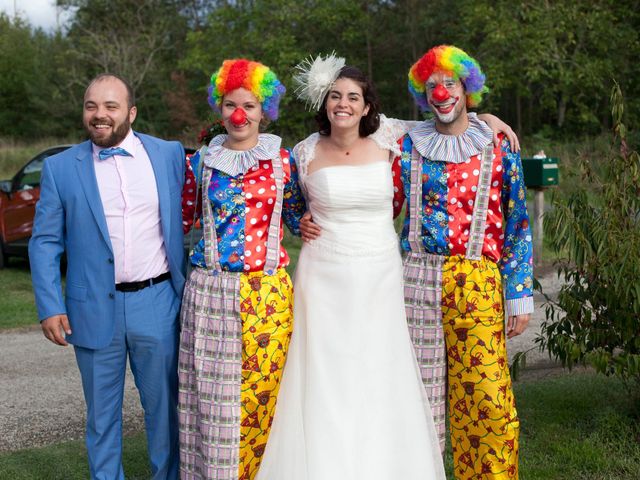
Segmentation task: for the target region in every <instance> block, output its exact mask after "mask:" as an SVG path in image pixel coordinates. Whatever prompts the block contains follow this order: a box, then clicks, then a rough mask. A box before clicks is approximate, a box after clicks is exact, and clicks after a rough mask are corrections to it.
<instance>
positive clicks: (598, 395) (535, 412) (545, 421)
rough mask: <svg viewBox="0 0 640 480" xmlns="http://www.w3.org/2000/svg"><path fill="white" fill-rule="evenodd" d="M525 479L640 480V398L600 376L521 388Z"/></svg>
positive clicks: (527, 384)
mask: <svg viewBox="0 0 640 480" xmlns="http://www.w3.org/2000/svg"><path fill="white" fill-rule="evenodd" d="M515 395H516V402H517V405H518V414H519V416H520V418H521V422H522V423H521V435H522V441H521V471H522V475H521V480H536V479H540V480H542V479H545V480H546V479H553V480H564V479H567V480H569V479H571V480H578V479H579V480H609V479H610V480H627V479H628V480H637V479H638V478H640V426H639V417H640V398H638V396H637V392H636V393H635V394H632V393H630V392H628V391H627V390H625V388H624V387H623V386H622V384H621V383H620V381H618V380H615V379H612V378H605V377H603V376H600V375H596V374H594V373H576V374H573V375H563V376H561V377H558V378H554V379H551V380H543V381H538V382H524V383H518V384H516V386H515Z"/></svg>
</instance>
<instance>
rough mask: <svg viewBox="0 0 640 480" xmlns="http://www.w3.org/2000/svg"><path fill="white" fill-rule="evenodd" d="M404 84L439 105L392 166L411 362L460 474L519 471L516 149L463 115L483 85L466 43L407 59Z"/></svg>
mask: <svg viewBox="0 0 640 480" xmlns="http://www.w3.org/2000/svg"><path fill="white" fill-rule="evenodd" d="M409 90H410V92H411V93H412V95H413V96H414V99H415V101H416V103H417V105H418V106H419V107H420V109H421V110H422V111H426V110H431V111H432V112H433V114H434V120H427V121H424V122H422V123H420V124H419V125H418V126H416V127H414V128H413V129H412V130H411V131H410V132H409V133H408V134H407V135H405V136H404V137H403V138H402V139H401V140H400V142H399V143H400V147H401V152H402V153H401V155H399V156H398V157H397V158H396V159H395V161H394V166H393V169H394V183H395V191H396V196H395V198H394V207H395V213H396V215H397V214H399V213H400V210H401V208H402V205H403V203H404V202H405V200H406V202H407V208H406V217H405V221H404V226H403V230H402V234H401V244H402V250H403V252H404V280H405V303H406V309H407V321H408V323H409V330H410V333H411V336H412V340H413V342H414V347H415V349H416V356H417V359H418V364H419V366H420V368H421V373H422V377H423V381H424V383H425V387H426V389H427V393H428V395H429V399H430V402H431V408H432V410H433V412H434V416H435V420H436V423H437V425H436V426H437V427H438V428H439V431H440V434H441V441H442V444H444V441H443V440H444V415H445V408H446V406H447V404H448V416H449V425H450V438H451V444H452V449H453V461H454V472H455V476H456V478H457V479H459V480H463V479H492V480H493V479H516V478H518V432H519V420H518V416H517V412H516V409H515V402H514V398H513V391H512V386H511V379H510V376H509V369H508V363H507V352H506V338H507V336H509V337H511V336H514V335H517V334H519V333H521V332H522V331H523V330H524V329H525V328H526V325H527V323H528V321H529V314H530V313H531V312H532V311H533V297H532V294H533V293H532V284H533V275H532V247H531V232H530V229H529V219H528V215H527V209H526V194H525V193H526V192H525V186H524V179H523V174H522V166H521V162H520V156H519V154H517V153H514V152H513V151H512V150H511V148H510V144H509V142H508V141H507V140H506V139H503V140H502V142H501V145H500V146H499V147H494V146H493V144H492V132H491V130H490V129H488V128H487V127H486V125H485V124H484V123H482V122H480V121H478V119H477V117H476V116H475V114H472V113H470V114H468V115H467V111H466V110H467V107H474V106H477V105H478V104H479V103H480V101H481V98H482V95H483V93H485V92H486V91H487V88H486V87H485V76H484V74H483V73H482V71H481V70H480V66H479V65H478V63H477V62H476V61H475V60H474V59H473V58H471V57H469V55H467V54H466V53H465V52H463V51H462V50H460V49H458V48H456V47H452V46H446V45H443V46H438V47H435V48H433V49H431V50H429V51H428V52H427V53H426V54H425V55H424V56H423V57H422V58H420V59H419V60H418V61H417V62H416V63H415V64H414V65H413V66H412V67H411V70H410V72H409ZM505 316H506V318H507V322H506V327H505ZM505 330H506V331H505ZM445 400H448V401H445Z"/></svg>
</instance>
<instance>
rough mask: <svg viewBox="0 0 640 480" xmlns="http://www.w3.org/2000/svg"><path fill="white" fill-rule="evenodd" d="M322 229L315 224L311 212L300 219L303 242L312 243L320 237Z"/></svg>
mask: <svg viewBox="0 0 640 480" xmlns="http://www.w3.org/2000/svg"><path fill="white" fill-rule="evenodd" d="M320 232H321V230H320V227H319V226H317V225H316V224H315V223H313V218H312V217H311V213H310V212H305V214H304V215H303V216H302V218H301V219H300V234H301V236H302V241H303V242H310V241H311V240H315V239H316V238H318V237H319V236H320Z"/></svg>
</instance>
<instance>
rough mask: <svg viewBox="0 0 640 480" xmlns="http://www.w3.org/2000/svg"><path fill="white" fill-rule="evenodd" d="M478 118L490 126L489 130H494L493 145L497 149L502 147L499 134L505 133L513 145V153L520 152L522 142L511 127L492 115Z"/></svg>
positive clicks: (485, 114) (482, 114) (487, 114)
mask: <svg viewBox="0 0 640 480" xmlns="http://www.w3.org/2000/svg"><path fill="white" fill-rule="evenodd" d="M478 118H479V119H480V120H482V121H483V122H485V123H486V124H487V125H489V128H490V129H491V130H493V144H494V145H495V146H496V147H499V146H500V140H499V139H498V134H499V133H504V134H505V136H506V137H507V139H508V140H509V143H510V144H511V151H512V152H513V153H516V152H519V151H520V142H519V141H518V136H517V135H516V133H515V132H514V131H513V130H512V129H511V127H510V126H509V125H507V124H506V123H504V122H503V121H502V120H500V119H499V118H498V117H496V116H495V115H491V114H490V113H481V114H480V115H478Z"/></svg>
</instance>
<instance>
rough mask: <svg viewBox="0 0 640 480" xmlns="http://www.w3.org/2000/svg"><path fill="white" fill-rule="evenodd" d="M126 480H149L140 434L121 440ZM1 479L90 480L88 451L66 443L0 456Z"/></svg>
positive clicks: (141, 434)
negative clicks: (122, 441)
mask: <svg viewBox="0 0 640 480" xmlns="http://www.w3.org/2000/svg"><path fill="white" fill-rule="evenodd" d="M122 457H123V458H122V462H123V465H124V472H125V475H126V477H127V478H128V479H131V480H135V479H138V480H142V479H148V478H151V470H150V469H149V463H148V459H147V444H146V437H145V435H144V434H143V433H139V434H137V435H134V436H131V437H125V438H124V447H123V453H122ZM0 478H10V479H12V480H75V479H78V480H80V479H86V478H89V465H88V463H87V450H86V448H85V445H84V442H83V441H79V440H78V441H74V442H65V443H60V444H57V445H51V446H48V447H43V448H29V449H25V450H20V451H18V452H13V453H9V454H0Z"/></svg>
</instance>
